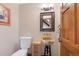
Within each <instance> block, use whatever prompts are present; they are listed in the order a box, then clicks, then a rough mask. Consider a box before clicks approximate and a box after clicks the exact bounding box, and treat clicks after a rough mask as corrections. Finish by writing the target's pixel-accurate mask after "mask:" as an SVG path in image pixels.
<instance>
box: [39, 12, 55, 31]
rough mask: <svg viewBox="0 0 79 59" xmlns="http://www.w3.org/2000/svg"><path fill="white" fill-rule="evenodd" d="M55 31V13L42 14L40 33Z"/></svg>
mask: <svg viewBox="0 0 79 59" xmlns="http://www.w3.org/2000/svg"><path fill="white" fill-rule="evenodd" d="M54 30H55V13H54V12H43V13H40V31H43V32H44V31H46V32H51V31H54Z"/></svg>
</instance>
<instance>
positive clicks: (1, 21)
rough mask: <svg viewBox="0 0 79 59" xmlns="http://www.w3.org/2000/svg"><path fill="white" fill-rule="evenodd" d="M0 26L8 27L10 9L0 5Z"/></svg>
mask: <svg viewBox="0 0 79 59" xmlns="http://www.w3.org/2000/svg"><path fill="white" fill-rule="evenodd" d="M0 25H6V26H10V9H9V8H7V6H5V5H3V4H0Z"/></svg>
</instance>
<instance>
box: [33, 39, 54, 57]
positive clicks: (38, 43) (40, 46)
mask: <svg viewBox="0 0 79 59" xmlns="http://www.w3.org/2000/svg"><path fill="white" fill-rule="evenodd" d="M47 42H49V43H50V44H51V45H52V44H53V43H54V40H52V39H51V40H43V39H41V40H33V42H32V56H42V55H43V54H44V46H45V43H47Z"/></svg>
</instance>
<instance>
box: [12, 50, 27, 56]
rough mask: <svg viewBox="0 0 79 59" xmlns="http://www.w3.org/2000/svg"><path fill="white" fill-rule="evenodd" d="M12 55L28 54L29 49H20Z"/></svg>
mask: <svg viewBox="0 0 79 59" xmlns="http://www.w3.org/2000/svg"><path fill="white" fill-rule="evenodd" d="M12 56H27V49H20V50H18V51H16V52H15V53H14V54H12Z"/></svg>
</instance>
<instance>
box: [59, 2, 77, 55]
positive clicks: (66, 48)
mask: <svg viewBox="0 0 79 59" xmlns="http://www.w3.org/2000/svg"><path fill="white" fill-rule="evenodd" d="M60 31H61V43H60V44H61V49H60V52H61V55H64V56H71V55H74V56H75V55H79V4H76V3H74V4H73V3H72V4H70V3H69V4H63V5H62V8H61V30H60Z"/></svg>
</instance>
